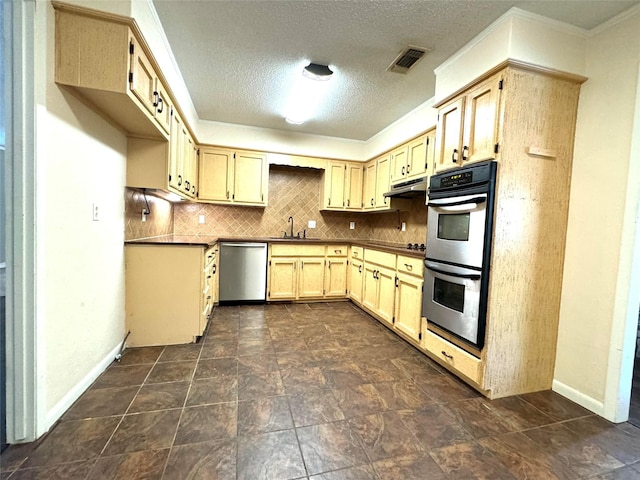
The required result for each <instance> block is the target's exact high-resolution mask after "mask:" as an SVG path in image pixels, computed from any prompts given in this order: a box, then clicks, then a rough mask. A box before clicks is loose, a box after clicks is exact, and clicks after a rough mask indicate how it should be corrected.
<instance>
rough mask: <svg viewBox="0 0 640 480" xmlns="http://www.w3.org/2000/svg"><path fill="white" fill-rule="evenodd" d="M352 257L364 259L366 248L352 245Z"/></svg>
mask: <svg viewBox="0 0 640 480" xmlns="http://www.w3.org/2000/svg"><path fill="white" fill-rule="evenodd" d="M351 258H357V259H360V260H363V259H364V248H362V247H357V246H355V245H354V246H352V247H351Z"/></svg>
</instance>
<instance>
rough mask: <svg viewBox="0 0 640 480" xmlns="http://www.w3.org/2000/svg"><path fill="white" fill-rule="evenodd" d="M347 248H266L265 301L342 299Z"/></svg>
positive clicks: (283, 245)
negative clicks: (267, 257) (267, 264)
mask: <svg viewBox="0 0 640 480" xmlns="http://www.w3.org/2000/svg"><path fill="white" fill-rule="evenodd" d="M347 249H348V247H347V245H337V246H336V245H324V244H322V245H318V244H313V245H310V244H301V243H300V242H294V243H291V244H289V243H277V244H276V243H274V244H271V245H269V266H268V286H267V300H270V301H277V300H316V299H323V298H346V296H347V252H348V250H347Z"/></svg>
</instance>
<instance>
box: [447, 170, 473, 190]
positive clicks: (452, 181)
mask: <svg viewBox="0 0 640 480" xmlns="http://www.w3.org/2000/svg"><path fill="white" fill-rule="evenodd" d="M471 182H473V172H463V173H456V174H454V175H445V176H443V177H440V185H439V186H440V188H449V187H457V186H458V185H467V184H469V183H471Z"/></svg>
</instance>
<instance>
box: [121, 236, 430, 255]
mask: <svg viewBox="0 0 640 480" xmlns="http://www.w3.org/2000/svg"><path fill="white" fill-rule="evenodd" d="M216 242H264V243H294V244H302V243H304V244H319V243H322V244H337V243H341V244H347V245H357V246H360V247H364V248H375V249H376V250H383V251H386V252H390V253H396V254H401V255H407V256H409V257H418V258H422V257H424V251H421V250H409V249H408V248H407V245H406V244H404V243H402V244H400V243H390V242H381V241H372V240H354V239H340V238H304V239H302V238H301V239H297V238H283V237H215V236H207V235H162V236H159V237H152V238H145V239H140V240H127V241H125V245H193V246H202V247H207V246H209V245H212V244H214V243H216Z"/></svg>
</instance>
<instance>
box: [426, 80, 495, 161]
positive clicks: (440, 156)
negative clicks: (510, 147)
mask: <svg viewBox="0 0 640 480" xmlns="http://www.w3.org/2000/svg"><path fill="white" fill-rule="evenodd" d="M502 75H503V74H502V72H500V73H498V74H495V75H493V76H491V77H489V78H487V79H486V80H485V81H483V82H482V83H480V84H478V85H476V86H475V87H474V88H472V89H470V90H469V91H468V92H466V93H464V94H461V95H460V96H458V97H455V98H453V99H452V100H451V101H449V102H447V103H446V104H444V105H442V106H441V107H440V108H439V109H438V125H437V129H436V132H437V141H436V149H435V150H436V153H435V157H436V162H435V163H436V165H435V171H436V172H442V171H444V170H449V169H451V168H456V167H461V166H462V165H465V164H467V163H471V162H481V161H483V160H493V159H495V158H496V157H497V154H498V152H499V148H500V146H499V141H498V122H499V118H500V93H501V90H502Z"/></svg>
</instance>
